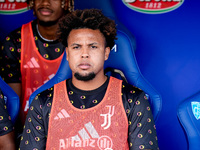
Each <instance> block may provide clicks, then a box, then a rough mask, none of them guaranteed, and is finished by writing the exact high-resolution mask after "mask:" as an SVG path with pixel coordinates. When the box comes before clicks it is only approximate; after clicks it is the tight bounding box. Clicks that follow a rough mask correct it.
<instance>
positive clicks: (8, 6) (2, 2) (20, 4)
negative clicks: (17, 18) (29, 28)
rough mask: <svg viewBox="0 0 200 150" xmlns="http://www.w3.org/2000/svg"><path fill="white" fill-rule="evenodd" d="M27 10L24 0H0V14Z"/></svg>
mask: <svg viewBox="0 0 200 150" xmlns="http://www.w3.org/2000/svg"><path fill="white" fill-rule="evenodd" d="M27 10H28V9H27V3H26V0H0V14H5V15H9V14H18V13H22V12H25V11H27Z"/></svg>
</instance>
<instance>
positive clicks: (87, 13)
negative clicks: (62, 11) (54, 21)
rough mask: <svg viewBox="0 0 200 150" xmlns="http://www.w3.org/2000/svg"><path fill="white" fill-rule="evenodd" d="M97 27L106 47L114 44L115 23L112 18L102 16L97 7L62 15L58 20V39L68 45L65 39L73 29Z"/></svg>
mask: <svg viewBox="0 0 200 150" xmlns="http://www.w3.org/2000/svg"><path fill="white" fill-rule="evenodd" d="M83 28H88V29H93V30H96V29H99V30H100V32H101V33H102V34H103V35H104V37H105V40H106V47H110V48H111V49H112V47H113V46H114V44H115V40H116V39H117V38H116V35H117V33H116V24H115V22H114V20H111V19H109V18H108V17H106V16H104V15H103V13H102V11H101V10H99V9H84V10H76V11H74V12H72V13H70V14H67V15H65V16H63V17H62V18H61V19H60V21H59V28H58V32H57V36H58V39H59V41H60V42H61V43H62V44H63V45H64V46H65V47H68V43H67V39H68V36H69V33H70V32H71V30H73V29H83Z"/></svg>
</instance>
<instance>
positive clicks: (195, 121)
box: [177, 92, 200, 150]
mask: <svg viewBox="0 0 200 150" xmlns="http://www.w3.org/2000/svg"><path fill="white" fill-rule="evenodd" d="M177 115H178V119H179V121H180V123H181V125H182V127H183V130H184V131H185V134H186V137H187V142H188V145H189V150H199V149H200V92H198V93H196V94H194V95H193V96H191V97H189V98H187V99H185V100H184V101H182V102H181V103H180V104H179V106H178V110H177Z"/></svg>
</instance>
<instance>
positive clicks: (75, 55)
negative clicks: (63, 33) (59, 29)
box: [66, 29, 110, 78]
mask: <svg viewBox="0 0 200 150" xmlns="http://www.w3.org/2000/svg"><path fill="white" fill-rule="evenodd" d="M66 51H67V60H68V61H69V66H70V68H71V70H72V74H73V75H74V74H79V76H82V77H83V78H84V77H87V76H89V75H91V74H95V77H102V76H104V68H103V67H104V61H105V60H107V59H108V56H109V53H110V48H109V47H106V45H105V38H104V36H103V34H102V33H101V32H100V31H99V30H92V29H74V30H72V31H71V32H70V34H69V37H68V47H67V48H66Z"/></svg>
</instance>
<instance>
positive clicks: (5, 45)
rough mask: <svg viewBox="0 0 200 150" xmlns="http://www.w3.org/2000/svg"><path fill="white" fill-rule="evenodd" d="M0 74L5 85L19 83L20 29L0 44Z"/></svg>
mask: <svg viewBox="0 0 200 150" xmlns="http://www.w3.org/2000/svg"><path fill="white" fill-rule="evenodd" d="M1 53H2V57H1V58H0V59H1V62H2V63H1V64H0V74H1V77H2V78H3V79H4V81H5V82H6V83H20V82H21V72H20V54H21V28H19V29H17V30H15V31H13V32H11V33H10V34H9V35H8V36H7V37H6V38H5V39H4V40H3V41H2V44H1Z"/></svg>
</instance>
